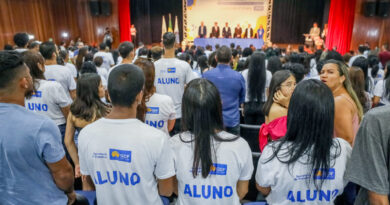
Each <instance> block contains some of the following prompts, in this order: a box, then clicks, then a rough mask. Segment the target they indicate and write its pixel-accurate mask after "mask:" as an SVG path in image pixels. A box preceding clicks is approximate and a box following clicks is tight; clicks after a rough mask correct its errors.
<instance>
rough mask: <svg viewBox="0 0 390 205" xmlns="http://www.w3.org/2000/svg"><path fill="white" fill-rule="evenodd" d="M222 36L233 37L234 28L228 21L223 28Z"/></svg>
mask: <svg viewBox="0 0 390 205" xmlns="http://www.w3.org/2000/svg"><path fill="white" fill-rule="evenodd" d="M222 36H223V37H224V38H231V37H232V30H231V29H230V27H229V23H228V22H226V23H225V27H223V29H222Z"/></svg>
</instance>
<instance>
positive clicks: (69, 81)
mask: <svg viewBox="0 0 390 205" xmlns="http://www.w3.org/2000/svg"><path fill="white" fill-rule="evenodd" d="M44 75H45V78H46V80H48V81H57V82H59V83H60V84H61V86H62V87H63V88H64V89H65V92H66V94H67V95H68V96H69V97H70V93H69V91H72V90H76V81H75V80H74V78H73V76H72V74H71V73H70V71H69V69H68V68H67V67H65V66H62V65H45V73H44Z"/></svg>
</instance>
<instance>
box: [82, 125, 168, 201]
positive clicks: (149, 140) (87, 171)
mask: <svg viewBox="0 0 390 205" xmlns="http://www.w3.org/2000/svg"><path fill="white" fill-rule="evenodd" d="M78 148H79V158H80V170H81V173H82V174H83V175H90V176H91V178H92V180H93V181H94V184H95V187H96V196H97V202H98V204H162V201H161V198H160V196H159V194H158V190H157V181H156V177H157V178H158V179H167V178H170V177H172V176H174V175H175V169H174V164H173V153H172V150H171V149H170V146H169V144H168V140H167V136H166V134H165V133H163V132H162V131H160V130H157V129H155V128H153V127H150V126H148V125H146V124H144V123H142V122H141V121H139V120H137V119H122V120H119V119H118V120H113V119H106V118H102V119H100V120H97V121H96V122H94V123H92V124H90V125H88V126H86V127H85V128H83V129H82V130H81V132H80V135H79V144H78Z"/></svg>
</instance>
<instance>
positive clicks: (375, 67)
mask: <svg viewBox="0 0 390 205" xmlns="http://www.w3.org/2000/svg"><path fill="white" fill-rule="evenodd" d="M368 66H369V67H370V68H371V76H372V77H373V78H376V77H377V75H378V71H379V59H378V57H377V56H376V55H369V56H368Z"/></svg>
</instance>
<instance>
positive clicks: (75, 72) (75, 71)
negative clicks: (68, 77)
mask: <svg viewBox="0 0 390 205" xmlns="http://www.w3.org/2000/svg"><path fill="white" fill-rule="evenodd" d="M65 66H66V67H67V68H69V71H70V73H71V74H72V76H73V78H77V69H76V66H74V65H73V64H71V63H67V64H65Z"/></svg>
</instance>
